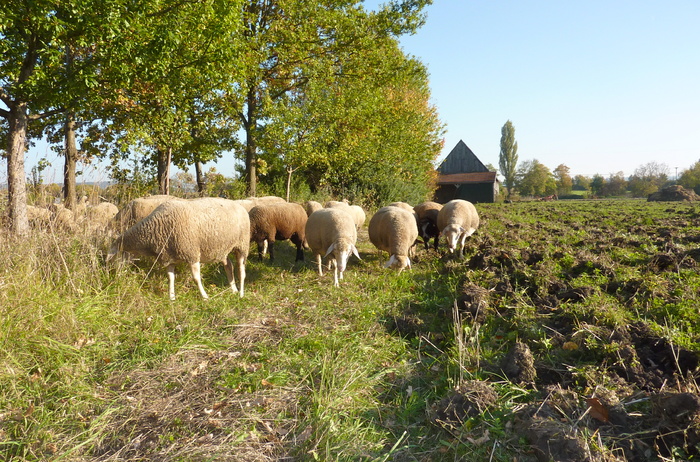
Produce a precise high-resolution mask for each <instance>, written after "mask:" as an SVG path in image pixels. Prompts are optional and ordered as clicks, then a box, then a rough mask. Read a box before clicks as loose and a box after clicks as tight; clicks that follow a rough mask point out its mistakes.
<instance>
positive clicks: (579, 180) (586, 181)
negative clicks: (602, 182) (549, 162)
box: [573, 175, 591, 191]
mask: <svg viewBox="0 0 700 462" xmlns="http://www.w3.org/2000/svg"><path fill="white" fill-rule="evenodd" d="M573 189H575V190H577V191H589V190H590V189H591V178H589V177H587V176H585V175H576V176H575V177H574V186H573Z"/></svg>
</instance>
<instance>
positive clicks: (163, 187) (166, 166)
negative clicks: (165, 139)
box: [157, 147, 173, 196]
mask: <svg viewBox="0 0 700 462" xmlns="http://www.w3.org/2000/svg"><path fill="white" fill-rule="evenodd" d="M172 155H173V148H172V147H168V148H167V149H160V148H158V173H157V175H158V189H159V190H160V194H165V195H166V196H167V195H169V194H170V160H171V159H172Z"/></svg>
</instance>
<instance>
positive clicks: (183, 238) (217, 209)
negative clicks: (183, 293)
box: [107, 197, 250, 300]
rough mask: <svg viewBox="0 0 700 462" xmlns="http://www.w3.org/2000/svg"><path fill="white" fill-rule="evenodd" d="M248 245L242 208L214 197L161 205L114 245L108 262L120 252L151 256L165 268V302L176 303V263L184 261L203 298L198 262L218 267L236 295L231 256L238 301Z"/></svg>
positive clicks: (242, 289) (248, 234)
mask: <svg viewBox="0 0 700 462" xmlns="http://www.w3.org/2000/svg"><path fill="white" fill-rule="evenodd" d="M249 247H250V219H249V218H248V213H247V212H246V211H245V209H244V208H243V207H241V206H240V205H238V204H236V203H235V202H234V201H231V200H228V199H220V198H214V197H209V198H203V199H194V200H190V201H184V200H182V201H166V202H164V203H162V204H161V205H159V206H158V207H157V208H156V209H155V210H154V211H153V212H152V213H151V214H149V215H148V216H147V217H146V218H144V219H143V220H141V221H139V222H138V223H136V224H135V225H134V226H132V227H131V228H129V229H127V230H126V231H125V232H124V233H123V234H122V235H121V236H119V237H118V238H117V239H116V240H115V241H114V243H113V244H112V247H111V248H110V250H109V254H108V255H107V261H110V260H111V259H112V258H114V256H115V255H116V254H117V253H118V252H119V251H120V250H123V251H125V252H130V253H134V254H137V255H143V256H149V257H155V258H156V259H157V260H158V261H159V262H160V263H162V264H163V266H165V267H167V271H168V281H169V295H170V300H175V264H176V263H180V262H184V263H187V264H189V265H190V270H191V271H192V278H194V280H195V281H196V282H197V287H198V288H199V292H200V294H201V295H202V297H203V298H204V299H207V298H209V297H208V296H207V293H206V291H205V290H204V287H203V286H202V277H201V272H200V269H201V263H208V262H217V261H218V262H221V263H223V264H224V268H225V269H226V276H227V277H228V281H229V286H230V287H231V290H233V292H238V291H239V290H238V288H237V287H236V280H235V276H234V268H233V264H232V263H231V260H230V259H229V257H228V255H229V254H230V253H232V252H233V253H234V254H235V256H236V263H237V266H238V275H239V280H240V291H239V292H240V296H241V297H243V292H244V283H245V261H246V258H247V257H248V249H249Z"/></svg>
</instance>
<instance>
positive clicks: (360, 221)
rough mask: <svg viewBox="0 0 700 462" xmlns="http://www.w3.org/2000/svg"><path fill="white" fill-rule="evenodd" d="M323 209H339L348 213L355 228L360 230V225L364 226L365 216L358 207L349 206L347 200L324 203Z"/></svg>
mask: <svg viewBox="0 0 700 462" xmlns="http://www.w3.org/2000/svg"><path fill="white" fill-rule="evenodd" d="M324 208H327V209H330V208H340V209H343V210H345V211H347V212H349V213H350V216H351V217H352V220H353V221H354V222H355V228H357V229H360V228H362V225H364V224H365V220H366V219H367V216H366V215H365V211H364V210H363V209H362V207H360V206H359V205H350V204H349V203H348V201H347V200H342V201H328V202H326V204H325V206H324Z"/></svg>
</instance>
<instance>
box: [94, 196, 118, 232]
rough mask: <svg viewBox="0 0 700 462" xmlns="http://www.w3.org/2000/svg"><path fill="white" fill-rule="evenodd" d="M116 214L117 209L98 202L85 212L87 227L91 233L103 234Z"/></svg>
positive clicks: (108, 204) (109, 204)
mask: <svg viewBox="0 0 700 462" xmlns="http://www.w3.org/2000/svg"><path fill="white" fill-rule="evenodd" d="M118 213H119V208H118V207H117V206H116V205H114V204H112V203H111V202H100V203H99V204H97V205H93V206H88V208H87V210H86V223H87V227H88V228H89V229H90V230H93V231H99V232H103V231H105V230H106V229H108V228H109V226H110V225H111V223H112V220H114V217H116V216H117V214H118Z"/></svg>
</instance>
